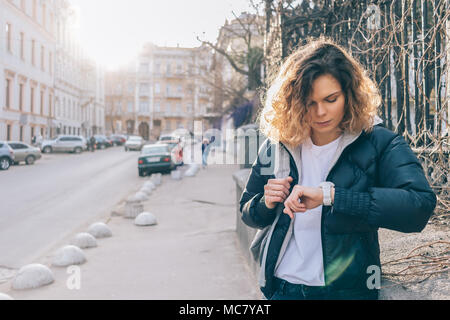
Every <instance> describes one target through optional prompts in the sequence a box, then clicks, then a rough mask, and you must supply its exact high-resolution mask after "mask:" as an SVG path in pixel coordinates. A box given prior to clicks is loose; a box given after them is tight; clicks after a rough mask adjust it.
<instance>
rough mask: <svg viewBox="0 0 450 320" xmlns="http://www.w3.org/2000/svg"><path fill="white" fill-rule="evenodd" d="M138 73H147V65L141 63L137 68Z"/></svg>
mask: <svg viewBox="0 0 450 320" xmlns="http://www.w3.org/2000/svg"><path fill="white" fill-rule="evenodd" d="M139 72H143V73H145V72H148V63H144V62H143V63H141V64H140V66H139Z"/></svg>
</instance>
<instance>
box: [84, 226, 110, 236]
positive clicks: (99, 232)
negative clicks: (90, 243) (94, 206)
mask: <svg viewBox="0 0 450 320" xmlns="http://www.w3.org/2000/svg"><path fill="white" fill-rule="evenodd" d="M87 233H89V234H91V235H93V236H94V237H95V238H96V239H99V238H108V237H111V236H112V232H111V229H109V227H108V226H107V225H106V224H104V223H103V222H96V223H93V224H91V225H90V227H89V228H88V230H87Z"/></svg>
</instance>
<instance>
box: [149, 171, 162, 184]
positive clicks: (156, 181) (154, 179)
mask: <svg viewBox="0 0 450 320" xmlns="http://www.w3.org/2000/svg"><path fill="white" fill-rule="evenodd" d="M150 181H151V182H153V183H154V184H155V186H159V185H160V184H161V183H162V175H161V173H154V174H152V176H151V177H150Z"/></svg>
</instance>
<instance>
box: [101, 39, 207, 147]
mask: <svg viewBox="0 0 450 320" xmlns="http://www.w3.org/2000/svg"><path fill="white" fill-rule="evenodd" d="M211 57H212V55H211V52H210V51H209V50H207V48H205V47H200V48H181V47H159V46H156V45H154V44H151V43H149V44H146V45H145V46H144V47H143V48H142V51H141V52H140V54H139V56H138V58H137V59H136V61H134V62H132V63H131V64H129V65H128V66H127V67H125V68H122V69H121V70H118V71H115V72H110V73H108V75H107V77H106V78H107V79H106V87H107V93H106V110H107V111H106V127H107V131H108V132H122V133H128V134H139V135H141V136H143V137H145V138H147V139H148V138H153V139H156V138H157V137H158V136H159V135H160V134H162V133H169V132H172V131H173V130H175V129H179V128H183V129H187V130H189V131H193V129H194V121H195V120H199V121H203V122H204V128H206V129H207V128H209V127H210V123H209V122H208V121H207V117H208V113H209V112H210V111H211V108H212V98H211V93H212V90H211V88H210V86H209V85H208V83H207V82H205V81H203V78H202V77H205V76H206V75H207V70H208V68H210V66H211Z"/></svg>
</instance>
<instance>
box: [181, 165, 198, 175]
mask: <svg viewBox="0 0 450 320" xmlns="http://www.w3.org/2000/svg"><path fill="white" fill-rule="evenodd" d="M199 170H200V166H199V165H197V164H195V163H193V164H191V165H190V166H189V168H188V169H187V170H186V171H185V173H184V176H185V177H193V176H195V175H196V174H197V172H198V171H199Z"/></svg>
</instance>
